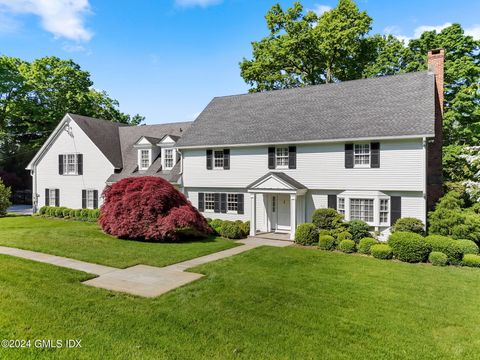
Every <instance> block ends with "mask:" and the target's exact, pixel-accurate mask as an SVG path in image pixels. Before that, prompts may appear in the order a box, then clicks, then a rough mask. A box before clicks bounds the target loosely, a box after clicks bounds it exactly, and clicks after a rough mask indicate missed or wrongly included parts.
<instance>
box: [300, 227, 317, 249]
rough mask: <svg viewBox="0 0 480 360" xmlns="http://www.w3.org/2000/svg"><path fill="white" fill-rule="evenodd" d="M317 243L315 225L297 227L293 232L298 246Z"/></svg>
mask: <svg viewBox="0 0 480 360" xmlns="http://www.w3.org/2000/svg"><path fill="white" fill-rule="evenodd" d="M317 241H318V229H317V227H316V226H315V224H312V223H305V224H301V225H298V227H297V229H296V230H295V242H296V243H297V244H300V245H313V244H315V243H316V242H317Z"/></svg>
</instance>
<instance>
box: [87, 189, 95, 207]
mask: <svg viewBox="0 0 480 360" xmlns="http://www.w3.org/2000/svg"><path fill="white" fill-rule="evenodd" d="M85 191H86V199H85V200H86V202H85V205H86V208H87V209H94V208H95V190H93V189H87V190H85ZM90 203H91V204H90Z"/></svg>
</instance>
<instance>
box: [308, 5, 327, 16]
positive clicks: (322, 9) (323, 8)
mask: <svg viewBox="0 0 480 360" xmlns="http://www.w3.org/2000/svg"><path fill="white" fill-rule="evenodd" d="M330 10H332V7H331V6H328V5H322V4H315V5H314V7H313V9H312V11H313V12H314V13H315V14H317V15H318V16H320V15H322V14H323V13H325V12H327V11H330Z"/></svg>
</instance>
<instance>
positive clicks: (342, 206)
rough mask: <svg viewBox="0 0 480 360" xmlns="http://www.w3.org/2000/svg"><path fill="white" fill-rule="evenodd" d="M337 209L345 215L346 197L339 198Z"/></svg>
mask: <svg viewBox="0 0 480 360" xmlns="http://www.w3.org/2000/svg"><path fill="white" fill-rule="evenodd" d="M337 210H338V212H339V213H340V214H343V215H345V198H341V197H339V198H338V204H337Z"/></svg>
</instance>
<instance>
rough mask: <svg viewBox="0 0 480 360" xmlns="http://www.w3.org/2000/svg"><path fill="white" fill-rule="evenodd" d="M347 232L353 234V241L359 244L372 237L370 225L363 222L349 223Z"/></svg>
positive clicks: (353, 221) (354, 221)
mask: <svg viewBox="0 0 480 360" xmlns="http://www.w3.org/2000/svg"><path fill="white" fill-rule="evenodd" d="M347 230H348V232H349V233H350V234H352V240H353V241H355V242H356V243H358V242H359V241H360V240H362V239H363V238H364V237H369V236H371V234H370V225H368V224H367V223H366V222H365V221H362V220H352V221H349V222H348V223H347Z"/></svg>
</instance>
